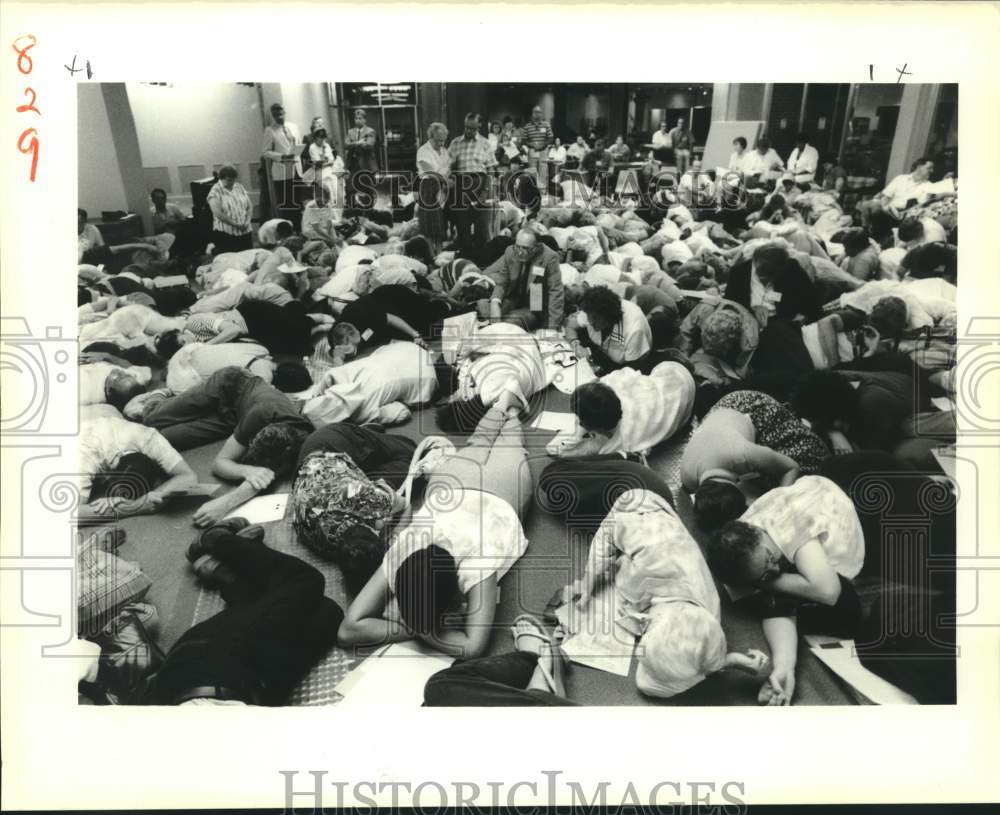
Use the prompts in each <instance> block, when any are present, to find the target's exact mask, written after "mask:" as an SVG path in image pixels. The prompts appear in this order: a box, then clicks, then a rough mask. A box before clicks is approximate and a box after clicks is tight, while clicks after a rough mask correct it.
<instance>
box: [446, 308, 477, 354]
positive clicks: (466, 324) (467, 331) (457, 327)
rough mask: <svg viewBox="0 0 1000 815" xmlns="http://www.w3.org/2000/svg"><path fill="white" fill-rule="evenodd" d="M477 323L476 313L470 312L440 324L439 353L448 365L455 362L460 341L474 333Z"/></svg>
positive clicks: (449, 318)
mask: <svg viewBox="0 0 1000 815" xmlns="http://www.w3.org/2000/svg"><path fill="white" fill-rule="evenodd" d="M478 321H479V318H478V316H477V314H476V312H474V311H470V312H467V313H466V314H459V315H458V316H457V317H448V318H447V319H445V321H444V322H443V323H442V324H441V353H442V355H443V356H444V359H445V362H447V363H448V364H449V365H450V364H452V363H454V362H455V359H456V358H457V356H458V346H459V345H460V344H461V342H462V340H463V339H465V338H466V337H471V336H472V335H473V334H475V333H476V325H477V323H478Z"/></svg>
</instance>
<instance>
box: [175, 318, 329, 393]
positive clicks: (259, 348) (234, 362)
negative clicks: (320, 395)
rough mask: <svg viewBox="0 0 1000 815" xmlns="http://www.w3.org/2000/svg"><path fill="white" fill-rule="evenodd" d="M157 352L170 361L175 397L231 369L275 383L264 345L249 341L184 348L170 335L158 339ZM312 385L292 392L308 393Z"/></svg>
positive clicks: (178, 335) (201, 343) (194, 343)
mask: <svg viewBox="0 0 1000 815" xmlns="http://www.w3.org/2000/svg"><path fill="white" fill-rule="evenodd" d="M156 352H157V354H159V356H160V357H161V358H162V359H165V360H168V362H167V371H166V376H165V382H166V386H167V388H168V389H169V390H171V391H172V392H173V393H183V392H184V391H186V390H187V389H188V388H193V387H195V386H196V385H200V384H202V383H203V382H204V381H205V380H206V379H208V378H209V377H210V376H211V375H212V374H214V373H215V372H216V371H218V370H221V369H222V368H229V367H236V368H246V370H248V371H250V373H252V374H253V375H254V376H259V377H260V378H261V379H263V380H264V381H265V382H273V380H274V373H275V364H274V359H273V358H272V356H271V352H270V351H268V350H267V349H266V348H265V347H264V346H263V345H260V344H259V343H256V342H250V341H248V340H241V341H240V342H223V343H216V344H209V343H204V342H189V343H187V344H185V345H181V341H180V332H179V331H168V332H166V333H165V334H161V335H160V336H159V337H157V338H156ZM299 367H301V366H299ZM309 384H311V383H308V384H305V385H303V386H302V387H301V388H296V389H294V390H292V391H290V392H291V393H296V392H297V391H300V390H305V389H306V388H308V387H309ZM278 389H279V390H286V389H285V388H280V387H279V388H278Z"/></svg>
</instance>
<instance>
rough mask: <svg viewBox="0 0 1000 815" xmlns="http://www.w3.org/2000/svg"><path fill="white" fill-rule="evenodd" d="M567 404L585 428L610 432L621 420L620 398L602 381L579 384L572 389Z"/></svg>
mask: <svg viewBox="0 0 1000 815" xmlns="http://www.w3.org/2000/svg"><path fill="white" fill-rule="evenodd" d="M569 404H570V410H572V411H573V413H575V414H576V416H577V418H578V419H579V420H580V424H582V425H583V426H584V428H585V429H586V430H596V431H599V432H602V433H610V432H612V431H613V430H614V429H615V428H616V427H618V423H619V422H620V421H621V420H622V403H621V400H620V399H619V398H618V394H616V393H615V392H614V391H613V390H611V388H609V387H608V386H607V385H605V384H604V383H603V382H588V383H587V384H586V385H581V386H580V387H579V388H577V389H576V390H575V391H573V395H572V396H571V397H570V400H569Z"/></svg>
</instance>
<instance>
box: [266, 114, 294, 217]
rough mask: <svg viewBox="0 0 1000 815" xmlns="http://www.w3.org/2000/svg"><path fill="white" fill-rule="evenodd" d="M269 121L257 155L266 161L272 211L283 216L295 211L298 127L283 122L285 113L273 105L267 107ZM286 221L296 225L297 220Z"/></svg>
mask: <svg viewBox="0 0 1000 815" xmlns="http://www.w3.org/2000/svg"><path fill="white" fill-rule="evenodd" d="M271 119H272V120H273V122H274V124H272V125H271V126H270V127H268V128H267V129H266V130H265V131H264V144H263V147H262V148H261V152H262V153H263V155H264V158H265V159H268V160H269V161H270V164H269V167H268V169H269V172H270V175H271V181H272V182H273V184H272V186H273V189H274V194H275V196H276V198H277V200H276V201H274V210H273V211H274V212H275V213H282V214H285V213H287V212H288V211H289V210H296V211H297V210H298V205H297V204H296V203H295V181H296V179H298V178H299V177H301V175H302V159H301V153H302V136H301V135H300V133H299V128H298V125H296V124H294V123H292V122H286V121H285V109H284V108H283V107H282V106H281V105H280V104H279V103H277V102H275V103H274V104H273V105H271ZM285 217H289V216H288V215H285ZM290 220H292V222H293V223H298V219H297V218H290Z"/></svg>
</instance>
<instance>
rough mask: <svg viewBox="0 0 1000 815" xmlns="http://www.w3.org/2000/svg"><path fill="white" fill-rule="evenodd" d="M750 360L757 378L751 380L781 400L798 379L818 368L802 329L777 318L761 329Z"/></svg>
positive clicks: (754, 375) (765, 391)
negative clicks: (810, 354)
mask: <svg viewBox="0 0 1000 815" xmlns="http://www.w3.org/2000/svg"><path fill="white" fill-rule="evenodd" d="M750 364H751V368H752V369H753V378H752V379H751V381H750V383H749V384H750V385H751V386H752V387H753V388H754V389H755V390H759V391H762V392H764V393H766V394H769V395H770V396H773V397H774V398H775V399H777V400H779V401H784V400H786V399H787V398H788V395H789V394H790V393H791V390H792V388H793V387H794V385H795V383H796V382H797V381H798V380H800V379H801V378H802V377H803V376H805V375H806V374H808V373H809V372H810V371H813V370H814V369H815V366H814V365H813V361H812V357H810V356H809V351H808V350H807V349H806V346H805V343H804V342H803V341H802V329H801V328H800V327H799V326H797V325H795V324H794V323H791V322H788V321H786V320H777V319H773V318H772V319H770V320H768V323H767V328H765V329H764V330H763V331H761V332H760V338H759V341H758V343H757V350H756V351H754V355H753V360H752V361H751V363H750Z"/></svg>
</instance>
